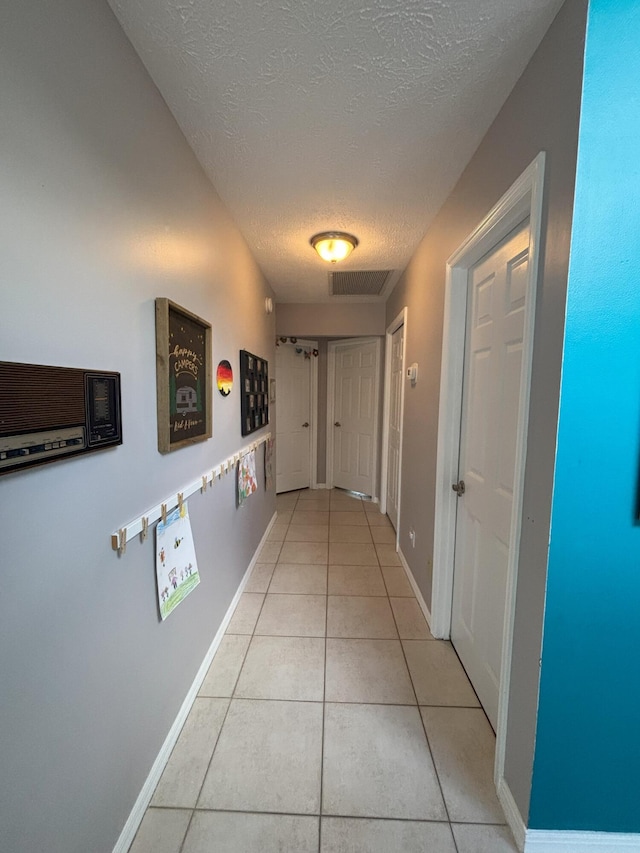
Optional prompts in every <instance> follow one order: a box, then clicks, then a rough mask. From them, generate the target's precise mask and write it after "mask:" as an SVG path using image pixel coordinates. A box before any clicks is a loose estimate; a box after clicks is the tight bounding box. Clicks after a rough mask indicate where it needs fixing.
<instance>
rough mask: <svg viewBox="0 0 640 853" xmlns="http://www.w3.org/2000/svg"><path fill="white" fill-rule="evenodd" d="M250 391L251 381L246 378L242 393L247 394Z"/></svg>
mask: <svg viewBox="0 0 640 853" xmlns="http://www.w3.org/2000/svg"><path fill="white" fill-rule="evenodd" d="M250 391H251V380H250V379H248V378H247V379H245V380H244V393H245V394H248V393H249V392H250Z"/></svg>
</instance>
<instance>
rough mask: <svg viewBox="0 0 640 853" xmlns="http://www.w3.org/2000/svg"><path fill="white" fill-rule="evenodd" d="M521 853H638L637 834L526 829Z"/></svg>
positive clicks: (638, 842)
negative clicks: (522, 852)
mask: <svg viewBox="0 0 640 853" xmlns="http://www.w3.org/2000/svg"><path fill="white" fill-rule="evenodd" d="M524 853H640V834H638V833H623V832H574V831H572V830H548V829H528V830H527V837H526V841H525V844H524Z"/></svg>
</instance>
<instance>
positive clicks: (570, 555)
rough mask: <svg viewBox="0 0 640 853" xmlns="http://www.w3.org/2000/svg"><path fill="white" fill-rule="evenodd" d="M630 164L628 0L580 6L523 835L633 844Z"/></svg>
mask: <svg viewBox="0 0 640 853" xmlns="http://www.w3.org/2000/svg"><path fill="white" fill-rule="evenodd" d="M570 1H571V0H569V2H570ZM639 164H640V3H639V2H638V0H591V3H590V8H589V19H588V25H587V48H586V55H585V70H584V88H583V102H582V115H581V124H580V137H579V149H578V172H577V178H576V198H575V211H574V219H573V233H572V243H571V263H570V269H569V289H568V297H567V317H566V331H565V350H564V362H563V373H562V389H561V404H560V423H559V432H558V453H557V459H556V475H555V490H554V499H553V508H552V528H551V544H550V552H549V566H548V586H547V603H546V613H545V629H544V645H543V654H542V673H541V685H540V704H539V713H538V730H537V740H536V752H535V762H534V772H533V784H532V793H531V809H530V816H529V826H530V828H534V829H583V830H599V831H609V832H611V831H619V832H640V526H639V525H638V522H637V521H636V513H637V504H638V471H639V445H640V441H639V439H640V165H639Z"/></svg>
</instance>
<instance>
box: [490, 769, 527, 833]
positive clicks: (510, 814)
mask: <svg viewBox="0 0 640 853" xmlns="http://www.w3.org/2000/svg"><path fill="white" fill-rule="evenodd" d="M496 793H497V794H498V800H499V802H500V805H501V806H502V811H503V812H504V816H505V818H506V820H507V823H508V824H509V829H510V830H511V832H512V833H513V838H514V840H515V842H516V847H517V848H518V850H524V844H525V837H526V833H527V830H526V827H525V825H524V821H523V819H522V815H521V814H520V810H519V809H518V806H517V805H516V801H515V800H514V798H513V794H512V793H511V789H510V788H509V786H508V785H507V782H506V780H505V778H504V776H503V777H502V778H501V779H500V780H499V781H498V784H497V785H496Z"/></svg>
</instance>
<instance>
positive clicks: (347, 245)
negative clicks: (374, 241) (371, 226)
mask: <svg viewBox="0 0 640 853" xmlns="http://www.w3.org/2000/svg"><path fill="white" fill-rule="evenodd" d="M309 242H310V243H311V245H312V246H313V248H314V249H315V250H316V252H317V253H318V254H319V255H320V257H321V258H322V259H323V260H324V261H329V263H331V264H335V263H336V262H337V261H344V259H345V258H347V257H348V256H349V255H350V254H351V252H352V251H353V250H354V249H355V247H356V246H357V245H358V240H357V238H356V237H354V236H353V234H345V233H344V232H342V231H325V232H323V233H322V234H316V235H315V236H314V237H312V238H311V240H309Z"/></svg>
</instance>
